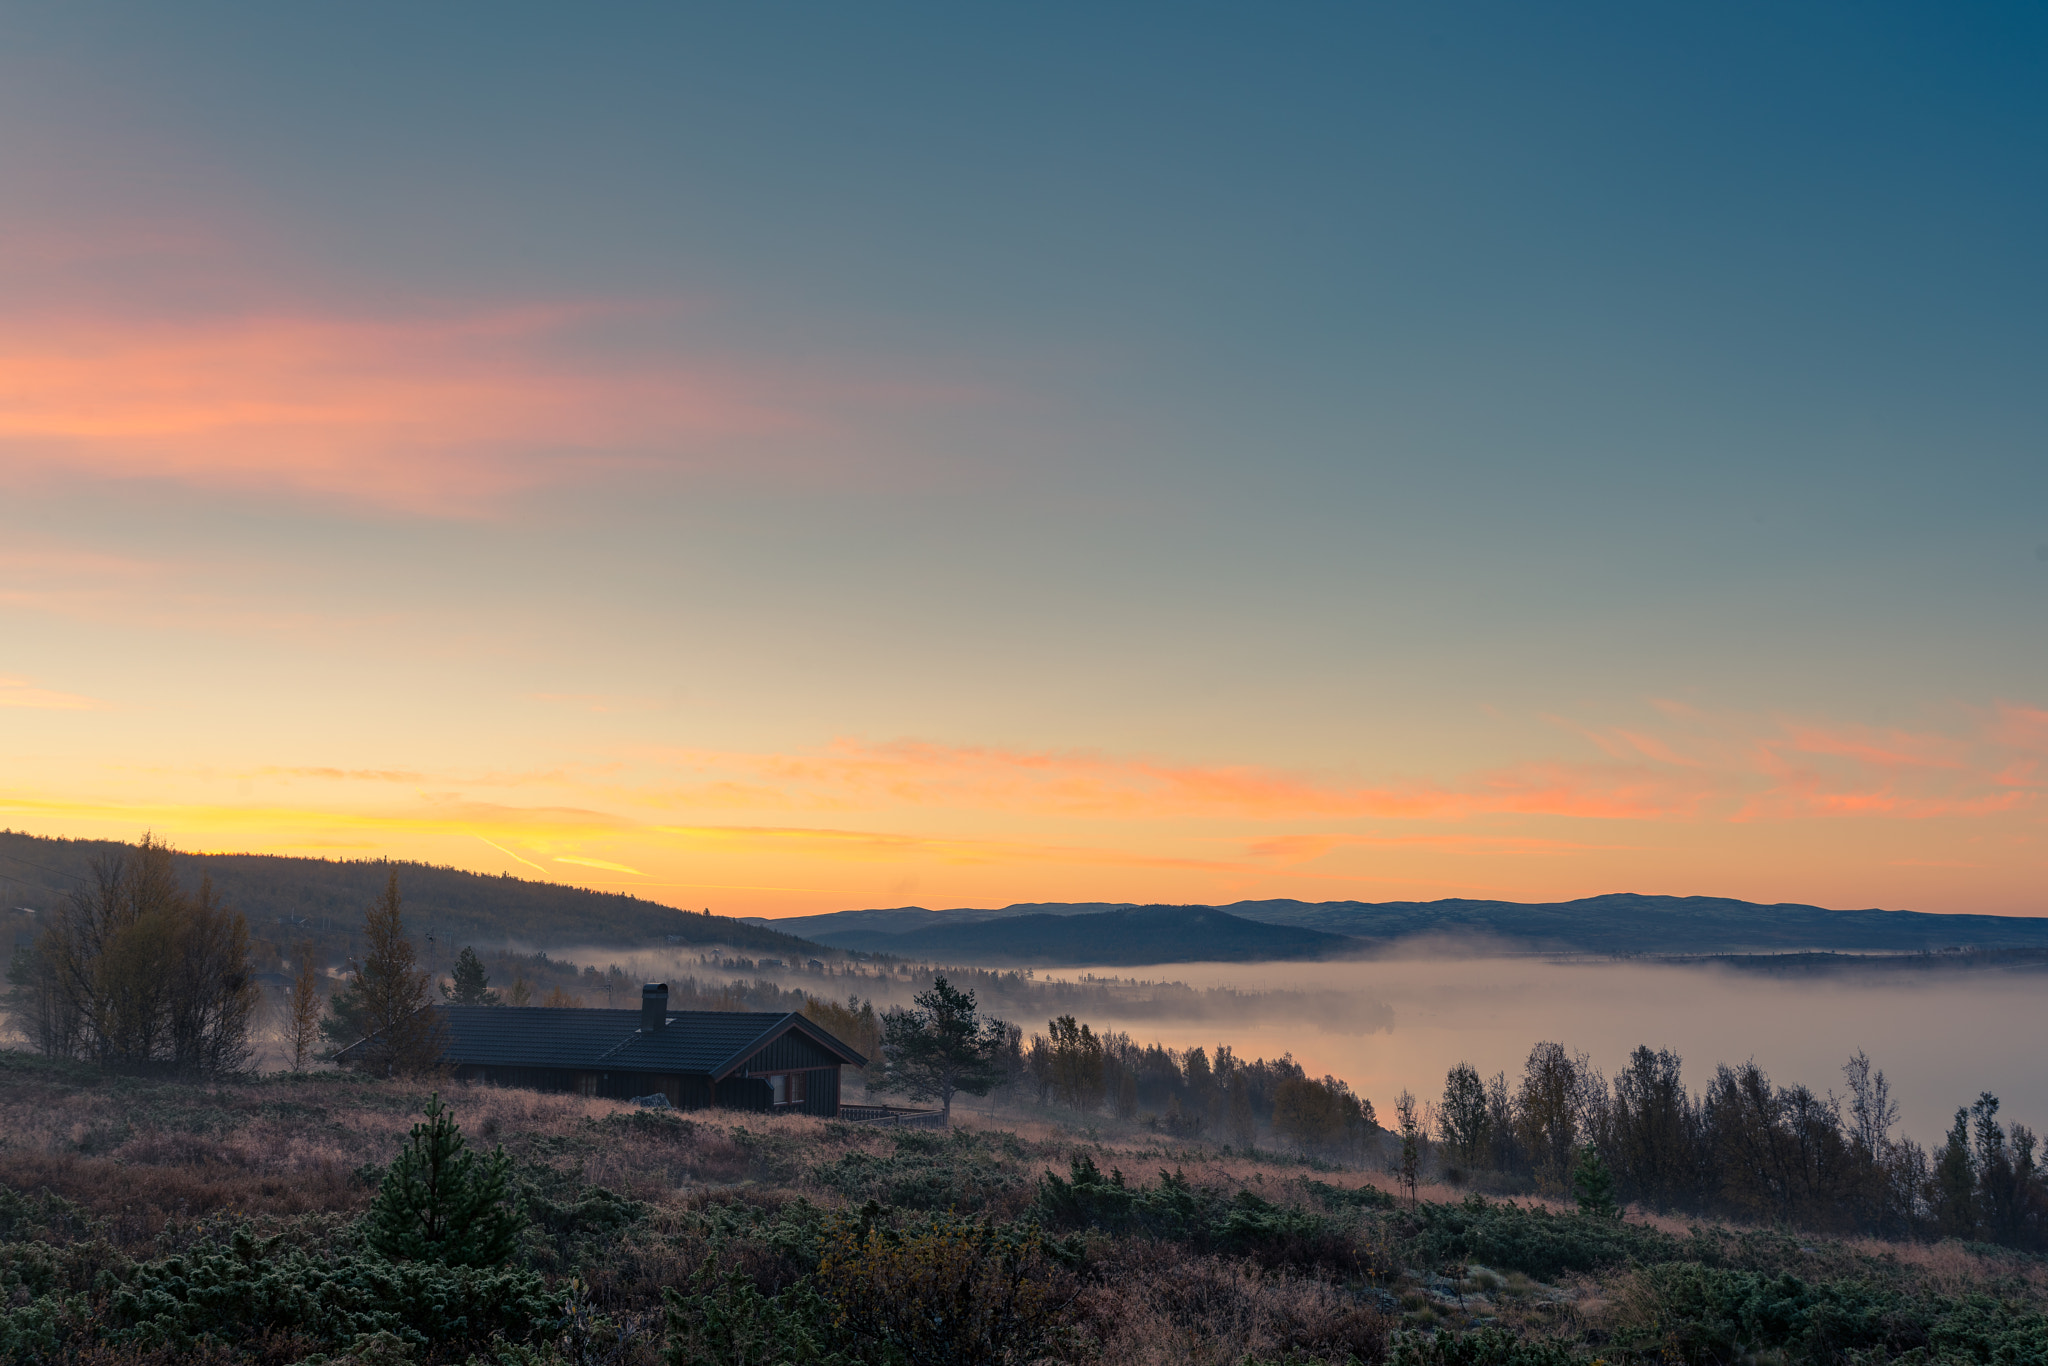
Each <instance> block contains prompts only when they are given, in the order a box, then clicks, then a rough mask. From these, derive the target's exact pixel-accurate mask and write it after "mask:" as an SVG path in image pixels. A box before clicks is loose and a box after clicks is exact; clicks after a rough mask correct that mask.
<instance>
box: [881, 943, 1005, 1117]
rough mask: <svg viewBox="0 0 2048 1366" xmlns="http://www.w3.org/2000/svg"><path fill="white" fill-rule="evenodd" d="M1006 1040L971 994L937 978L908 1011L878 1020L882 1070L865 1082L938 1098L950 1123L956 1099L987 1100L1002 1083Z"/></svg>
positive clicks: (996, 1022) (1000, 1027)
mask: <svg viewBox="0 0 2048 1366" xmlns="http://www.w3.org/2000/svg"><path fill="white" fill-rule="evenodd" d="M1008 1037H1009V1035H1008V1030H1007V1028H1006V1027H1005V1026H1004V1024H1003V1022H1002V1021H1001V1020H984V1019H982V1018H981V1015H980V1013H979V1012H978V1011H977V1010H976V1008H975V1004H974V993H973V992H972V991H959V990H956V989H955V988H953V987H952V986H951V985H949V984H948V983H947V981H946V979H945V978H944V977H939V978H937V979H935V980H934V981H933V983H932V985H931V988H930V989H929V990H927V991H921V992H919V993H918V994H917V996H916V998H915V1005H914V1006H913V1008H912V1009H909V1010H900V1009H899V1010H892V1011H890V1012H888V1013H887V1014H886V1015H884V1016H883V1017H882V1059H883V1069H884V1070H883V1072H882V1075H881V1076H880V1077H878V1078H872V1079H871V1080H870V1081H869V1083H868V1084H869V1086H870V1087H871V1088H872V1089H875V1090H882V1091H904V1092H907V1093H908V1094H909V1095H910V1096H911V1097H913V1098H914V1099H917V1100H936V1101H937V1102H939V1107H940V1109H941V1110H942V1111H943V1112H944V1114H945V1116H946V1118H947V1119H948V1120H949V1121H950V1120H951V1118H952V1115H953V1097H954V1096H956V1095H959V1094H961V1093H963V1092H964V1093H965V1094H967V1095H970V1096H985V1095H987V1094H988V1093H989V1092H990V1091H991V1090H993V1089H994V1088H995V1086H996V1085H997V1083H999V1082H1000V1081H1002V1080H1003V1067H1002V1048H1003V1044H1004V1043H1005V1041H1006V1040H1007V1039H1008Z"/></svg>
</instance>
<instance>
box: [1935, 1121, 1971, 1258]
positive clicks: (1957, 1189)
mask: <svg viewBox="0 0 2048 1366" xmlns="http://www.w3.org/2000/svg"><path fill="white" fill-rule="evenodd" d="M1928 1184H1929V1187H1930V1189H1929V1190H1928V1196H1929V1197H1930V1203H1931V1204H1932V1205H1933V1206H1934V1219H1935V1227H1936V1229H1937V1231H1939V1232H1940V1234H1941V1236H1942V1237H1944V1238H1970V1237H1974V1236H1975V1234H1976V1228H1977V1198H1976V1197H1977V1164H1976V1162H1975V1160H1974V1159H1973V1157H1972V1154H1971V1152H1970V1112H1969V1111H1968V1110H1963V1109H1959V1110H1957V1111H1956V1122H1955V1125H1954V1127H1953V1128H1951V1129H1950V1130H1949V1131H1948V1142H1947V1143H1945V1144H1943V1145H1942V1148H1941V1151H1940V1152H1939V1153H1938V1154H1936V1156H1935V1159H1934V1179H1933V1180H1932V1181H1931V1182H1929V1183H1928Z"/></svg>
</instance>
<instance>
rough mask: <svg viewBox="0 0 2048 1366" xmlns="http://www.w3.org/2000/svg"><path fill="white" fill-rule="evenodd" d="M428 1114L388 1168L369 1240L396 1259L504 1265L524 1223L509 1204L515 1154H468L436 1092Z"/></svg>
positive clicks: (500, 1150) (502, 1151)
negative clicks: (509, 1178) (510, 1177)
mask: <svg viewBox="0 0 2048 1366" xmlns="http://www.w3.org/2000/svg"><path fill="white" fill-rule="evenodd" d="M426 1116H427V1119H426V1122H425V1123H424V1124H415V1125H413V1126H412V1139H411V1142H410V1143H408V1144H407V1145H406V1149H405V1151H404V1152H402V1153H400V1154H399V1155H398V1160H397V1161H395V1162H393V1163H392V1164H391V1168H390V1170H389V1171H387V1172H385V1174H384V1183H383V1185H382V1186H381V1187H379V1189H378V1191H377V1199H376V1203H374V1204H372V1205H371V1206H370V1212H369V1215H368V1218H367V1220H366V1225H367V1227H366V1233H365V1240H366V1241H367V1242H368V1243H369V1245H370V1248H371V1250H372V1251H374V1252H376V1253H378V1254H379V1255H380V1256H384V1257H389V1258H390V1259H392V1260H393V1261H407V1262H440V1263H442V1264H443V1265H446V1266H479V1267H488V1266H501V1265H503V1264H504V1262H505V1261H506V1260H507V1259H508V1258H509V1257H511V1255H512V1249H513V1245H514V1244H515V1243H516V1241H517V1240H518V1237H519V1230H520V1228H521V1226H522V1222H523V1221H522V1220H521V1219H520V1217H519V1216H518V1215H517V1214H515V1213H513V1211H512V1210H511V1208H510V1207H509V1206H508V1203H507V1200H508V1197H509V1195H510V1185H509V1182H508V1180H507V1176H508V1173H509V1172H510V1170H511V1167H512V1158H511V1157H510V1156H509V1155H508V1154H507V1153H506V1152H505V1149H504V1146H503V1145H502V1144H501V1145H500V1146H499V1147H498V1148H497V1150H496V1151H494V1152H492V1153H491V1154H490V1155H489V1156H488V1157H482V1158H479V1157H478V1156H477V1154H475V1153H473V1152H470V1151H469V1150H468V1147H467V1146H466V1145H465V1144H464V1142H463V1139H462V1131H461V1130H460V1129H458V1128H457V1127H456V1125H455V1117H454V1115H453V1113H452V1112H451V1111H449V1109H448V1107H446V1106H445V1105H443V1104H442V1103H441V1096H440V1093H439V1092H436V1093H435V1094H434V1097H433V1099H431V1100H429V1101H428V1102H427V1107H426Z"/></svg>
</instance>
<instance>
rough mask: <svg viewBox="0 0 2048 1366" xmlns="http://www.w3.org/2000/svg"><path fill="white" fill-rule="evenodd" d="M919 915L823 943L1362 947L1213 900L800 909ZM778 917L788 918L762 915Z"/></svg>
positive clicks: (1037, 954) (899, 947)
mask: <svg viewBox="0 0 2048 1366" xmlns="http://www.w3.org/2000/svg"><path fill="white" fill-rule="evenodd" d="M906 914H907V915H910V916H922V917H926V919H925V920H923V921H922V922H920V921H916V920H912V921H908V922H906V921H900V920H898V921H887V920H885V921H883V922H882V923H884V924H905V923H907V924H909V925H910V926H911V928H908V929H904V930H895V931H891V930H881V929H865V928H860V927H858V926H855V925H846V926H842V927H839V928H836V929H834V930H833V932H832V934H831V936H830V937H829V938H824V939H819V940H818V941H817V942H819V943H821V944H830V945H831V946H832V947H834V948H840V949H848V950H853V951H857V952H868V953H888V954H895V955H897V956H899V957H905V958H922V959H925V960H927V961H935V962H942V963H973V964H977V965H980V966H988V967H1010V966H1018V965H1024V964H1043V965H1053V964H1076V963H1078V964H1090V965H1099V966H1103V967H1129V966H1134V965H1136V964H1139V963H1187V962H1197V961H1200V962H1218V963H1250V962H1270V961H1275V960H1280V959H1305V958H1352V957H1357V956H1359V955H1360V954H1362V953H1364V952H1368V951H1369V950H1370V946H1369V945H1367V944H1365V943H1364V942H1362V941H1360V940H1358V939H1354V938H1352V937H1351V936H1349V935H1343V934H1331V933H1329V932H1327V931H1325V930H1316V929H1307V928H1304V927H1302V926H1298V925H1273V924H1267V923H1264V922H1261V921H1257V920H1247V919H1245V918H1244V917H1242V916H1236V915H1231V914H1229V913H1227V912H1224V911H1219V910H1217V909H1216V908H1215V907H1213V906H1123V907H1118V908H1116V909H1114V910H1093V909H1092V908H1091V909H1090V910H1089V911H1085V912H1079V913H1074V914H1065V913H1056V912H1044V911H1037V910H1026V911H1025V912H1024V913H1023V914H1020V915H994V916H984V917H981V918H979V919H968V918H964V917H963V918H960V919H957V920H956V919H951V918H949V917H950V914H951V913H950V912H945V911H918V910H914V909H912V910H908V911H851V912H845V913H843V914H842V915H841V916H830V915H819V916H806V917H804V923H805V924H807V925H811V924H819V923H825V922H831V921H838V920H841V919H843V918H845V917H858V916H884V917H887V916H903V915H906ZM768 923H771V924H779V923H786V922H776V921H771V922H768Z"/></svg>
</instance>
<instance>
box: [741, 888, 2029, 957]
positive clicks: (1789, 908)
mask: <svg viewBox="0 0 2048 1366" xmlns="http://www.w3.org/2000/svg"><path fill="white" fill-rule="evenodd" d="M1110 909H1112V907H1110V906H1105V905H1104V904H1103V903H1101V902H1076V903H1067V904H1046V903H1020V904H1017V905H1013V906H1005V907H1001V908H998V909H989V908H978V907H963V908H960V909H957V910H945V911H933V910H926V909H925V908H923V907H921V906H899V907H894V908H891V909H886V910H859V911H840V912H838V913H836V914H833V915H813V916H803V917H799V918H795V919H790V920H779V921H775V922H773V923H774V924H775V925H776V926H777V927H778V928H781V929H784V930H787V931H789V932H790V933H794V934H801V935H805V936H807V937H809V938H812V939H816V940H818V941H819V942H821V943H827V944H837V945H841V946H844V947H853V946H855V945H858V946H859V947H862V948H870V947H876V946H879V945H881V944H883V943H886V942H890V941H891V940H895V941H896V942H899V943H903V944H909V943H911V942H925V941H926V940H928V939H929V937H930V936H933V935H939V934H942V933H943V934H952V933H954V932H955V931H956V930H957V931H964V930H965V928H966V927H968V926H977V925H991V924H995V923H999V922H1006V921H1011V920H1028V921H1031V922H1032V923H1034V924H1041V925H1050V924H1051V923H1053V922H1055V921H1057V920H1060V919H1068V918H1074V917H1086V918H1090V919H1093V918H1096V917H1099V916H1100V915H1101V914H1102V913H1103V912H1104V911H1107V910H1110ZM1184 909H1195V908H1184ZM1206 909H1211V910H1218V911H1222V912H1227V913H1228V914H1229V915H1231V916H1233V917H1237V918H1240V919H1244V920H1251V921H1257V922H1259V923H1261V924H1265V925H1271V926H1276V927H1286V928H1290V929H1309V930H1320V931H1323V932H1325V933H1327V934H1337V935H1347V936H1351V937H1354V938H1357V939H1363V940H1367V941H1371V942H1372V943H1373V944H1375V945H1380V946H1384V945H1388V944H1392V943H1396V942H1398V941H1401V940H1406V939H1420V938H1428V937H1436V936H1443V937H1449V938H1453V939H1465V940H1469V941H1472V942H1474V943H1480V942H1494V943H1498V944H1501V945H1504V946H1507V947H1511V948H1514V949H1518V950H1523V951H1539V950H1540V951H1550V952H1566V953H1599V954H1665V953H1673V954H1721V953H1746V952H1747V953H1753V952H1777V953H1784V952H1795V951H1800V950H1821V951H1829V952H1836V953H1917V952H1924V951H1928V950H1934V949H1944V948H1951V947H1966V948H2048V918H2028V917H2020V916H1990V915H1928V914H1925V913H1922V912H1918V911H1880V910H1861V911H1834V910H1828V909H1826V908H1824V907H1820V906H1806V905H1796V904H1779V905H1763V904H1760V903H1757V902H1752V901H1736V900H1732V899H1730V898H1726V897H1704V896H1690V897H1677V896H1643V895H1638V894H1635V893H1627V892H1624V893H1616V894H1613V895H1609V896H1595V897H1586V898H1583V899H1581V900H1577V901H1557V902H1517V901H1469V900H1445V901H1388V902H1368V901H1321V902H1313V901H1291V900H1272V901H1239V902H1233V903H1232V904H1230V905H1228V906H1221V907H1209V908H1206ZM757 923H758V922H757ZM1048 932H1050V931H1048ZM964 941H973V942H979V941H978V940H976V936H975V935H973V934H965V935H964ZM931 942H938V943H944V942H951V941H950V940H946V939H939V940H933V941H931ZM890 952H926V950H922V949H919V950H910V949H907V948H906V949H901V950H897V949H892V950H890ZM1206 956H1208V955H1206V954H1202V953H1199V952H1196V951H1194V950H1193V949H1191V948H1190V947H1189V946H1185V945H1182V944H1180V943H1177V942H1175V941H1174V940H1172V939H1171V938H1163V939H1161V940H1160V942H1159V943H1157V944H1156V945H1155V946H1154V948H1153V956H1152V957H1150V958H1149V959H1136V958H1128V959H1119V960H1116V961H1119V962H1140V961H1146V962H1155V963H1173V962H1189V961H1193V960H1194V959H1196V958H1198V957H1206ZM1088 961H1092V962H1108V961H1110V960H1108V959H1103V958H1099V957H1096V958H1090V959H1089V960H1088Z"/></svg>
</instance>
